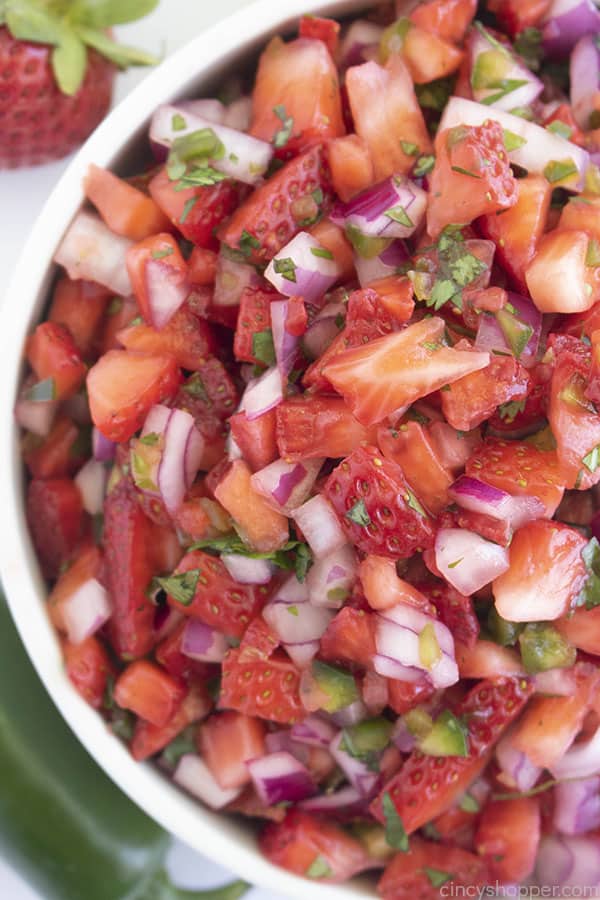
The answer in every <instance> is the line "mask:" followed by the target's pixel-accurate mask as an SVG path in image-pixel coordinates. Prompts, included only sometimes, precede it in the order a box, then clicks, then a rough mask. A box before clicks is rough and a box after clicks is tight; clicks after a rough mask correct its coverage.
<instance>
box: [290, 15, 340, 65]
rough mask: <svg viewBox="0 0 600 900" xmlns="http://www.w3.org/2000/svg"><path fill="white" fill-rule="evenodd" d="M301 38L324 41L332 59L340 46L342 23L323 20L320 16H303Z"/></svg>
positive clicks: (300, 30)
mask: <svg viewBox="0 0 600 900" xmlns="http://www.w3.org/2000/svg"><path fill="white" fill-rule="evenodd" d="M299 33H300V37H307V38H315V39H316V40H318V41H323V43H324V44H325V46H326V47H327V49H328V50H329V52H330V53H331V55H332V57H333V58H334V59H335V53H336V50H337V46H338V37H339V33H340V23H339V22H336V21H335V20H334V19H322V18H320V17H319V16H302V18H301V19H300V29H299Z"/></svg>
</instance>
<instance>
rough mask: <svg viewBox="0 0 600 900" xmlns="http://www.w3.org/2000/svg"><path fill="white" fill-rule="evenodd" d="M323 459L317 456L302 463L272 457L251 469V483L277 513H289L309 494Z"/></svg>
mask: <svg viewBox="0 0 600 900" xmlns="http://www.w3.org/2000/svg"><path fill="white" fill-rule="evenodd" d="M323 462H324V460H323V459H322V458H321V457H319V458H316V457H315V459H307V460H305V461H304V462H302V463H288V462H285V460H283V459H276V460H275V461H274V462H272V463H269V465H268V466H265V468H264V469H259V471H258V472H255V473H254V475H253V476H252V478H251V479H250V480H251V482H252V486H253V487H254V489H255V490H256V491H257V492H258V493H259V494H262V496H263V497H264V498H265V499H266V500H268V502H269V504H270V505H271V506H272V507H273V509H276V510H277V512H281V513H285V515H286V516H290V515H291V514H292V511H293V510H294V509H296V508H297V507H298V506H300V504H302V503H304V501H305V500H306V498H307V497H308V495H309V494H310V492H311V490H312V488H313V485H314V483H315V481H316V479H317V475H318V474H319V469H320V468H321V466H322V464H323Z"/></svg>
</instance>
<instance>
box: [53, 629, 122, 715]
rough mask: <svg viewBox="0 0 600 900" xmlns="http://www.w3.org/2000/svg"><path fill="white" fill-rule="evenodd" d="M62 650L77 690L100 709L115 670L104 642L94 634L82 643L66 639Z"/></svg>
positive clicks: (70, 678) (88, 701) (68, 673)
mask: <svg viewBox="0 0 600 900" xmlns="http://www.w3.org/2000/svg"><path fill="white" fill-rule="evenodd" d="M62 651H63V653H64V656H65V665H66V668H67V675H68V677H69V680H70V681H71V683H72V684H73V686H74V688H75V690H76V691H77V693H78V694H81V696H82V697H83V699H84V700H85V701H86V702H87V703H89V704H90V706H93V707H94V709H100V707H101V706H102V702H103V700H104V696H105V693H106V688H107V684H108V679H109V676H112V675H114V672H115V670H114V666H113V665H112V663H111V661H110V658H109V656H108V653H107V652H106V649H105V648H104V646H103V644H101V643H100V641H99V640H98V638H97V637H94V636H93V635H92V636H91V637H88V638H86V639H85V641H82V642H81V643H80V644H70V643H69V642H68V641H65V643H64V644H63V647H62Z"/></svg>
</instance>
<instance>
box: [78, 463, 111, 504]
mask: <svg viewBox="0 0 600 900" xmlns="http://www.w3.org/2000/svg"><path fill="white" fill-rule="evenodd" d="M106 480H107V471H106V468H105V466H104V465H103V464H102V463H101V462H98V461H97V460H96V459H88V461H87V462H86V463H85V465H83V466H82V467H81V469H80V470H79V472H78V473H77V475H76V476H75V479H74V481H75V484H76V485H77V487H78V488H79V492H80V494H81V499H82V501H83V508H84V509H85V511H86V512H88V513H89V514H90V515H91V516H96V515H98V514H99V513H101V512H102V507H103V506H104V493H105V490H106Z"/></svg>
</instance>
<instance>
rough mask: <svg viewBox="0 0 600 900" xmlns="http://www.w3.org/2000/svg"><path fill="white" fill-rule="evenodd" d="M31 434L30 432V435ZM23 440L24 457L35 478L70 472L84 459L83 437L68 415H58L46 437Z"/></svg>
mask: <svg viewBox="0 0 600 900" xmlns="http://www.w3.org/2000/svg"><path fill="white" fill-rule="evenodd" d="M31 437H33V436H31ZM26 441H27V442H24V444H23V458H24V460H25V464H26V465H27V467H28V469H29V471H30V472H31V474H32V475H33V477H34V478H62V477H64V476H65V475H73V473H74V472H76V471H77V469H78V468H79V467H80V466H82V465H83V463H84V462H85V449H86V448H85V446H82V444H83V445H85V443H86V441H83V442H82V440H81V434H80V431H79V428H78V427H77V425H76V424H75V422H73V421H72V419H69V417H68V416H59V417H58V418H57V419H56V420H55V422H54V425H53V426H52V429H51V431H50V434H49V435H48V437H46V438H44V439H43V440H42V441H40V440H39V439H37V438H34V439H33V440H31V441H30V442H29V438H27V439H26Z"/></svg>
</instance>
